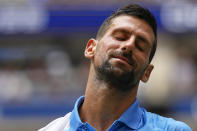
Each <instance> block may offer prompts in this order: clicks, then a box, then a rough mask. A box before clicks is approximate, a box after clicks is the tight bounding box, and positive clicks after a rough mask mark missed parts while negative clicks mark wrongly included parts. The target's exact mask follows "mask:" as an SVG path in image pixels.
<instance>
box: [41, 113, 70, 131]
mask: <svg viewBox="0 0 197 131" xmlns="http://www.w3.org/2000/svg"><path fill="white" fill-rule="evenodd" d="M70 115H71V112H70V113H68V114H66V115H65V116H64V117H60V118H57V119H55V120H53V121H52V122H50V123H49V124H48V125H46V126H45V127H43V128H41V129H39V130H38V131H59V130H63V129H65V128H69V126H70Z"/></svg>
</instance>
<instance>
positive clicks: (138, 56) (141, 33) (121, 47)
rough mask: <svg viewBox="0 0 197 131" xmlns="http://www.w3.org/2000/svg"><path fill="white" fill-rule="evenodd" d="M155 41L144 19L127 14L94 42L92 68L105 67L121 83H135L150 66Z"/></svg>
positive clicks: (116, 20)
mask: <svg viewBox="0 0 197 131" xmlns="http://www.w3.org/2000/svg"><path fill="white" fill-rule="evenodd" d="M154 39H155V37H154V33H153V30H152V28H151V27H150V26H149V25H148V24H147V23H146V22H145V21H144V20H141V19H139V18H137V17H134V16H127V15H121V16H118V17H115V18H114V19H112V23H111V25H110V27H109V28H108V30H107V31H106V33H105V34H104V36H103V37H102V38H101V39H99V40H95V43H96V44H95V48H96V49H95V54H94V58H93V63H94V66H95V69H97V68H98V69H99V68H106V69H107V73H111V74H110V75H111V77H116V78H117V79H120V82H121V81H122V84H123V83H126V84H128V85H132V84H133V85H134V84H137V83H138V82H139V80H141V79H142V77H143V75H144V73H145V72H146V70H147V69H148V68H149V66H151V65H150V64H149V56H150V52H151V49H152V46H153V42H154ZM101 70H102V69H101ZM151 71H152V68H151ZM151 71H150V72H151ZM101 73H102V72H101ZM110 75H109V77H110ZM101 77H102V76H101ZM148 77H149V76H148ZM115 81H117V80H115ZM129 83H130V84H129ZM128 85H127V86H128Z"/></svg>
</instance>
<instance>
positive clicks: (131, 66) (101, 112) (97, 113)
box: [39, 4, 191, 131]
mask: <svg viewBox="0 0 197 131" xmlns="http://www.w3.org/2000/svg"><path fill="white" fill-rule="evenodd" d="M156 46H157V23H156V21H155V18H154V16H153V15H152V14H151V13H150V12H149V10H147V9H146V8H144V7H141V6H140V5H136V4H130V5H127V6H125V7H122V8H120V9H118V10H117V11H116V12H114V13H113V14H112V15H110V16H109V17H108V18H107V19H106V20H105V21H104V22H103V24H102V25H101V27H100V29H99V31H98V33H97V36H96V39H93V38H91V39H90V40H89V41H88V42H87V46H86V48H85V52H84V54H85V57H86V58H88V59H89V60H90V61H91V64H90V72H89V77H88V82H87V86H86V91H85V95H84V96H81V97H80V98H79V99H78V100H77V101H76V103H75V106H74V109H73V110H72V112H70V113H68V114H66V115H65V116H64V117H61V118H58V119H56V120H54V121H52V122H51V123H49V124H48V125H47V126H45V127H44V128H42V129H40V130H39V131H191V128H190V127H189V126H188V125H186V124H185V123H183V122H180V121H176V120H174V119H172V118H166V117H162V116H160V115H157V114H154V113H151V112H147V111H146V110H145V109H144V108H141V107H140V106H139V101H138V99H137V91H138V86H139V83H140V81H142V82H147V81H148V79H149V77H150V75H151V72H152V70H153V67H154V66H153V64H151V60H152V58H153V56H154V54H155V51H156ZM158 88H159V87H158ZM65 106H66V105H65Z"/></svg>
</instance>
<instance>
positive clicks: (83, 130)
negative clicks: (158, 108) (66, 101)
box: [69, 96, 191, 131]
mask: <svg viewBox="0 0 197 131" xmlns="http://www.w3.org/2000/svg"><path fill="white" fill-rule="evenodd" d="M83 101H84V96H82V97H80V98H79V99H78V100H77V102H76V103H75V107H74V109H73V111H72V113H71V115H70V129H69V131H96V130H95V129H94V128H93V127H92V126H91V125H90V124H88V123H83V122H82V121H81V119H80V117H79V113H78V108H79V107H80V106H81V105H82V103H83ZM136 130H137V131H191V128H190V127H189V126H187V125H186V124H185V123H183V122H180V121H176V120H174V119H172V118H165V117H162V116H159V115H157V114H154V113H150V112H147V111H146V110H145V109H143V108H140V107H139V102H138V100H136V101H135V102H134V103H133V104H132V105H131V106H130V107H129V108H128V109H127V110H126V111H125V112H124V113H123V114H122V115H121V116H120V118H119V119H118V120H115V121H114V123H113V124H112V125H111V126H110V128H109V129H108V130H107V131H136Z"/></svg>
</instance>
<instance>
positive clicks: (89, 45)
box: [84, 38, 97, 59]
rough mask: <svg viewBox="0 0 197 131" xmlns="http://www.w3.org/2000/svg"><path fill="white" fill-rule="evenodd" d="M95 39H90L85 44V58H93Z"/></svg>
mask: <svg viewBox="0 0 197 131" xmlns="http://www.w3.org/2000/svg"><path fill="white" fill-rule="evenodd" d="M96 45H97V40H95V39H93V38H92V39H90V40H89V41H88V43H87V45H86V48H85V52H84V55H85V57H86V58H90V59H91V58H93V57H94V54H95V51H96Z"/></svg>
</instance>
